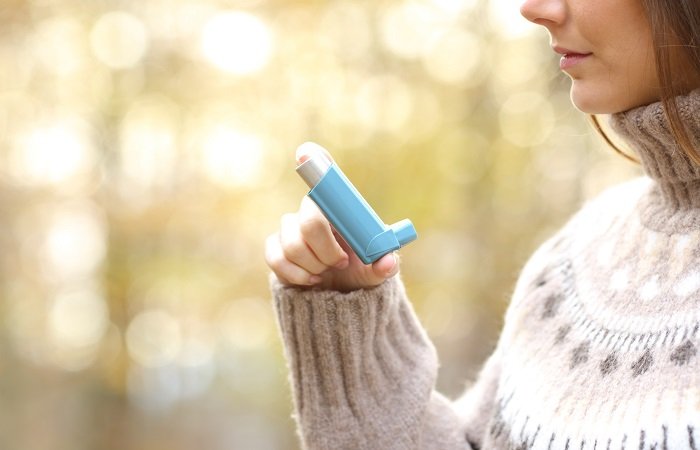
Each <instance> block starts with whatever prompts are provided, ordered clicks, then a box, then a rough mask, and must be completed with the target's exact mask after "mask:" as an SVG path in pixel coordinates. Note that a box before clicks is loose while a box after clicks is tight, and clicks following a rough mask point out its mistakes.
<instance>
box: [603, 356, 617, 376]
mask: <svg viewBox="0 0 700 450" xmlns="http://www.w3.org/2000/svg"><path fill="white" fill-rule="evenodd" d="M619 365H620V362H619V361H618V360H617V352H612V353H610V354H609V355H608V356H607V357H606V358H605V359H604V360H603V361H602V362H601V363H600V373H602V374H603V376H605V375H607V374H609V373H612V372H614V371H615V369H617V368H618V366H619Z"/></svg>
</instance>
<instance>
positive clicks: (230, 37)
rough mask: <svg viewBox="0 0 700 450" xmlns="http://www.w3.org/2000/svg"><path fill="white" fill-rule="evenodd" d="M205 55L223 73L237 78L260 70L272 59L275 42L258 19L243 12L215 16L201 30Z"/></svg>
mask: <svg viewBox="0 0 700 450" xmlns="http://www.w3.org/2000/svg"><path fill="white" fill-rule="evenodd" d="M201 45H202V52H203V53H204V56H205V57H206V58H207V60H208V61H210V62H211V63H212V64H214V65H215V66H216V67H218V68H219V69H221V70H224V71H226V72H230V73H232V74H235V75H250V74H253V73H255V72H258V71H260V70H261V69H262V68H263V67H265V65H266V64H267V63H268V61H269V59H270V58H271V56H272V50H273V39H272V35H271V33H270V30H269V28H268V27H267V25H265V23H264V22H263V21H262V20H261V19H260V18H258V17H256V16H254V15H252V14H249V13H246V12H241V11H229V12H222V13H219V14H217V15H215V16H214V17H212V18H211V19H210V20H209V21H208V22H207V23H206V25H205V26H204V30H203V31H202V41H201Z"/></svg>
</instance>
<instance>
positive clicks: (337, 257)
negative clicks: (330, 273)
mask: <svg viewBox="0 0 700 450" xmlns="http://www.w3.org/2000/svg"><path fill="white" fill-rule="evenodd" d="M298 217H299V229H300V231H301V235H302V237H303V239H304V241H305V242H306V244H307V245H308V246H309V248H310V249H311V251H313V252H314V254H315V255H316V257H317V258H318V259H319V260H320V261H321V262H322V263H323V264H325V265H327V266H329V267H344V265H345V262H346V261H348V254H347V253H346V252H345V251H344V250H343V248H342V247H341V246H340V244H339V243H338V241H337V240H336V238H335V235H334V234H333V228H332V227H331V224H330V222H328V219H326V217H325V216H324V215H323V213H321V210H320V209H319V208H318V206H316V204H315V203H314V202H313V200H311V199H310V198H309V197H304V198H303V200H302V201H301V206H300V208H299V214H298Z"/></svg>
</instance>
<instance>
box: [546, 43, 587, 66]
mask: <svg viewBox="0 0 700 450" xmlns="http://www.w3.org/2000/svg"><path fill="white" fill-rule="evenodd" d="M552 48H553V49H554V51H555V52H556V53H558V54H560V55H562V56H561V59H560V60H559V68H560V69H562V70H566V69H569V68H571V67H573V66H575V65H577V64H579V63H580V62H582V61H583V60H585V59H586V58H588V57H589V56H591V55H592V54H593V53H591V52H581V51H577V50H571V49H568V48H564V47H559V46H554V47H552Z"/></svg>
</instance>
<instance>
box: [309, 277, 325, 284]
mask: <svg viewBox="0 0 700 450" xmlns="http://www.w3.org/2000/svg"><path fill="white" fill-rule="evenodd" d="M321 281H323V278H321V277H319V276H318V275H311V276H310V277H309V284H318V283H320V282H321Z"/></svg>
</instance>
